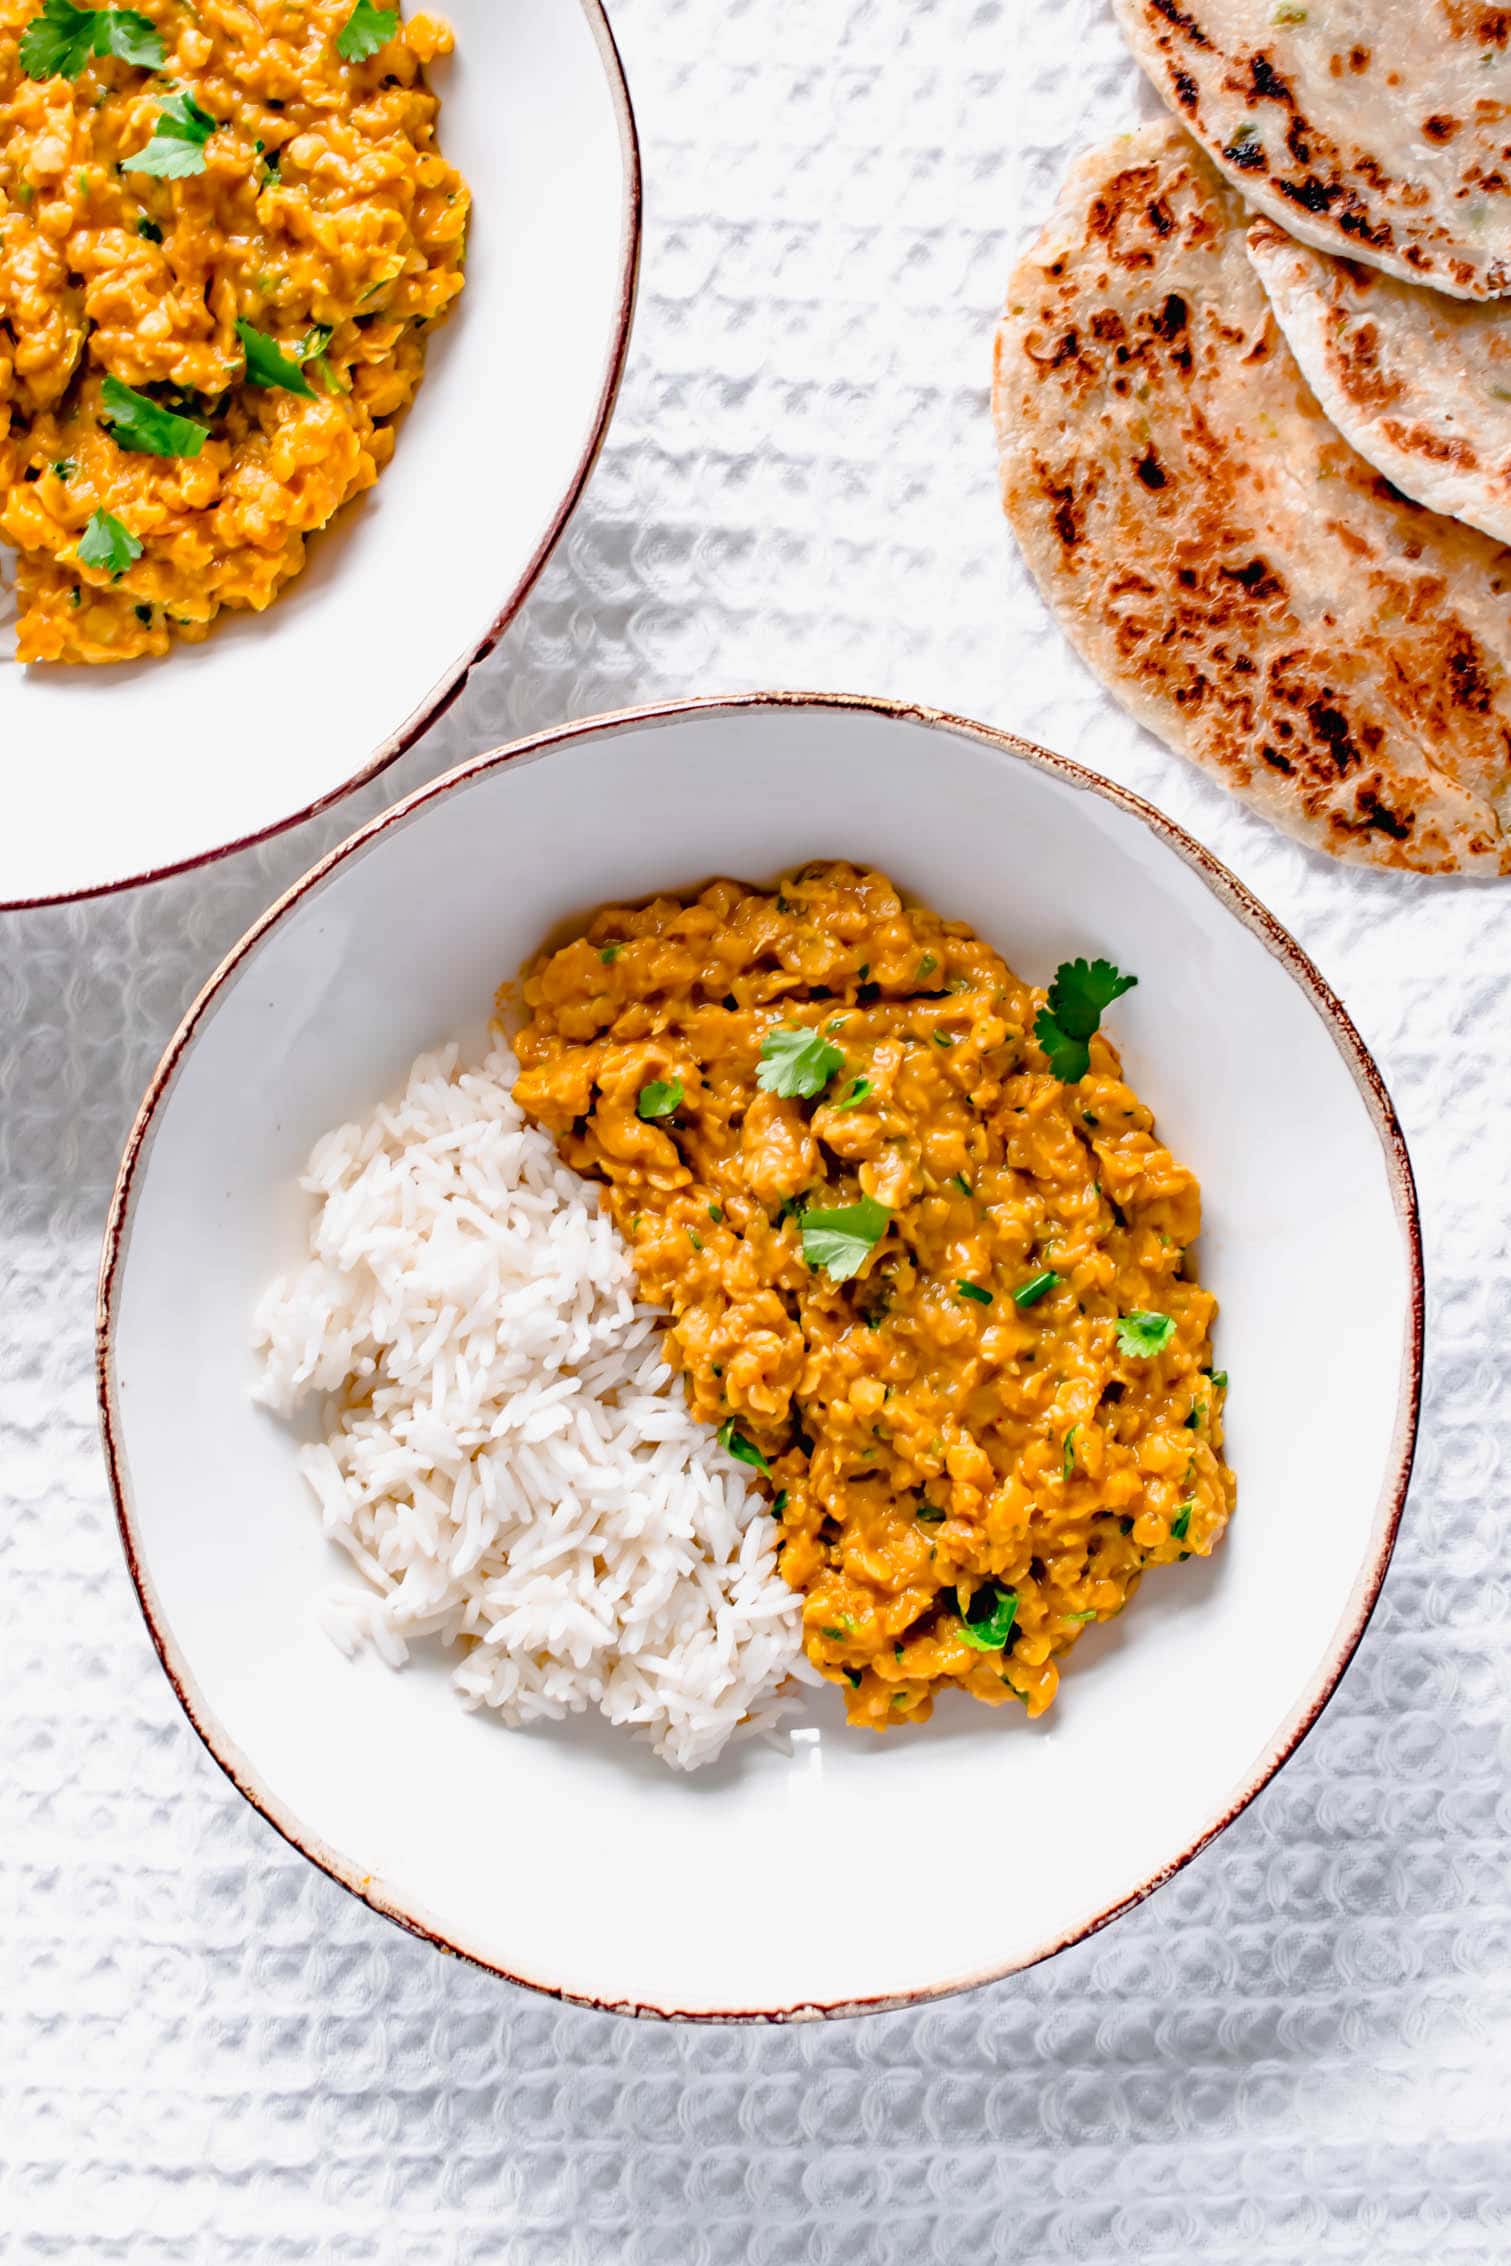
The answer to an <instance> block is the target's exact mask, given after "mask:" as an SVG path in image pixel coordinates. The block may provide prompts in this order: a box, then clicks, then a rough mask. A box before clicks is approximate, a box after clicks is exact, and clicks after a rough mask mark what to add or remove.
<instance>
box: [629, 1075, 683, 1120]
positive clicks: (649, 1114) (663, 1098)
mask: <svg viewBox="0 0 1511 2266" xmlns="http://www.w3.org/2000/svg"><path fill="white" fill-rule="evenodd" d="M682 1095H683V1085H682V1080H681V1079H680V1078H652V1079H651V1081H650V1083H649V1085H645V1086H642V1087H641V1089H640V1093H639V1097H638V1098H637V1100H636V1103H635V1115H636V1116H637V1117H643V1118H645V1119H646V1120H647V1121H648V1120H649V1119H651V1118H653V1117H670V1116H671V1115H672V1113H673V1111H674V1110H678V1109H680V1108H681V1107H682Z"/></svg>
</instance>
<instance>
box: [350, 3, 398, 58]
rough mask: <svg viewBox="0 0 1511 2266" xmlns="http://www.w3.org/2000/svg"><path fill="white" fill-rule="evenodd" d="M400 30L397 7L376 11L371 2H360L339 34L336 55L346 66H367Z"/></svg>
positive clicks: (377, 9)
mask: <svg viewBox="0 0 1511 2266" xmlns="http://www.w3.org/2000/svg"><path fill="white" fill-rule="evenodd" d="M398 28H399V11H398V9H397V8H375V7H374V6H373V4H372V0H357V5H356V6H355V8H353V10H352V12H351V14H350V15H349V16H348V17H347V19H346V22H345V23H344V24H343V25H342V27H341V29H340V31H339V32H337V34H336V53H337V54H338V55H339V56H340V58H341V60H342V62H343V63H365V62H366V61H367V59H368V57H369V56H371V55H376V54H377V52H378V49H379V48H380V47H386V46H387V45H388V43H389V41H390V40H391V39H392V38H393V35H394V33H395V32H396V31H397V30H398Z"/></svg>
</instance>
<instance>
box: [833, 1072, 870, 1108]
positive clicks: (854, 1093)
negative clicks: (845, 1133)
mask: <svg viewBox="0 0 1511 2266" xmlns="http://www.w3.org/2000/svg"><path fill="white" fill-rule="evenodd" d="M870 1091H871V1081H870V1079H869V1078H852V1079H851V1081H850V1091H849V1093H848V1094H846V1096H845V1098H844V1100H843V1101H839V1102H835V1103H834V1105H833V1106H834V1107H835V1108H836V1109H859V1107H860V1105H861V1103H862V1102H863V1101H864V1100H865V1099H866V1097H867V1095H868V1094H869V1093H870Z"/></svg>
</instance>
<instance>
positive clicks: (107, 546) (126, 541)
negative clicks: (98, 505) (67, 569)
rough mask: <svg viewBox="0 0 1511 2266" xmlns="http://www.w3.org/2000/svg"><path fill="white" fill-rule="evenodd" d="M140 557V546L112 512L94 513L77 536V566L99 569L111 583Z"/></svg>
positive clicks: (128, 529)
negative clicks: (100, 568) (107, 576)
mask: <svg viewBox="0 0 1511 2266" xmlns="http://www.w3.org/2000/svg"><path fill="white" fill-rule="evenodd" d="M141 555H142V546H141V544H140V543H139V542H138V541H137V539H136V537H135V536H134V535H133V534H132V532H131V530H130V528H129V527H126V526H123V525H122V523H121V521H120V520H118V519H117V518H116V516H115V514H114V512H109V511H97V512H96V513H95V515H94V517H93V519H91V521H90V522H89V525H88V526H87V527H86V528H85V530H84V532H83V534H82V535H81V536H80V537H79V564H80V566H87V567H102V568H103V569H104V571H105V572H106V573H107V574H108V575H109V576H110V579H111V581H112V582H114V580H115V579H116V577H117V575H122V574H124V573H125V572H126V569H127V567H129V566H130V565H131V563H132V561H133V560H134V559H139V558H140V557H141Z"/></svg>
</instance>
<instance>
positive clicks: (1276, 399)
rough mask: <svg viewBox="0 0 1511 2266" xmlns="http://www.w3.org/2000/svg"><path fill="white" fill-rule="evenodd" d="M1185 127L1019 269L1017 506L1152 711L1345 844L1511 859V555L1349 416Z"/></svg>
mask: <svg viewBox="0 0 1511 2266" xmlns="http://www.w3.org/2000/svg"><path fill="white" fill-rule="evenodd" d="M1247 227H1248V215H1247V214H1246V213H1245V212H1244V210H1243V207H1242V205H1241V203H1240V202H1239V200H1238V198H1237V197H1235V196H1234V195H1233V194H1232V192H1231V191H1230V190H1229V189H1228V188H1227V187H1226V186H1225V184H1224V183H1223V181H1222V180H1221V178H1220V177H1219V176H1218V174H1217V173H1215V172H1214V171H1213V169H1212V167H1211V166H1210V165H1208V163H1207V161H1206V159H1205V158H1204V157H1203V156H1202V155H1201V153H1200V151H1199V150H1198V149H1197V148H1196V146H1195V144H1194V143H1192V142H1191V141H1189V140H1188V139H1187V137H1186V136H1185V135H1184V134H1183V133H1181V132H1180V130H1179V129H1178V128H1177V127H1175V126H1171V125H1154V126H1148V127H1145V128H1143V129H1142V130H1141V131H1140V132H1138V133H1135V134H1125V135H1123V136H1122V137H1121V138H1120V139H1119V140H1118V141H1116V142H1114V143H1111V144H1110V145H1109V146H1108V147H1106V148H1104V149H1101V150H1098V151H1096V152H1094V153H1093V154H1092V155H1091V156H1090V157H1088V158H1085V159H1083V160H1082V162H1081V163H1080V164H1079V165H1078V166H1077V167H1076V168H1075V170H1074V172H1073V173H1072V174H1071V177H1070V179H1069V181H1068V183H1067V184H1066V187H1065V190H1064V193H1063V195H1062V197H1061V201H1060V204H1059V206H1058V208H1057V209H1056V211H1055V213H1054V215H1053V217H1052V219H1051V220H1050V222H1049V225H1048V227H1047V228H1046V229H1045V231H1044V234H1043V235H1042V237H1041V238H1040V240H1039V242H1038V243H1037V245H1036V246H1035V247H1034V249H1033V251H1032V252H1030V253H1029V255H1028V257H1027V258H1026V259H1025V260H1024V261H1023V262H1022V263H1021V265H1020V266H1019V268H1018V270H1017V272H1016V273H1015V275H1014V277H1013V280H1012V284H1011V288H1010V291H1009V295H1008V309H1007V314H1006V316H1005V318H1004V320H1003V322H1002V324H1001V325H1000V327H999V329H998V333H997V349H996V384H995V390H994V407H995V415H996V422H997V433H998V441H999V446H1000V449H1001V461H1002V493H1003V501H1004V504H1005V506H1006V510H1007V515H1008V518H1009V519H1010V521H1011V522H1012V526H1013V529H1014V531H1015V533H1016V535H1017V537H1018V541H1019V543H1020V544H1021V545H1022V547H1023V552H1024V555H1025V557H1026V558H1027V560H1028V563H1029V566H1030V567H1031V568H1032V570H1033V572H1034V575H1035V577H1036V579H1037V581H1038V583H1039V586H1040V588H1041V589H1042V591H1043V592H1044V595H1045V597H1046V599H1047V600H1048V602H1049V604H1050V606H1051V607H1052V608H1053V610H1054V612H1055V613H1056V615H1057V616H1058V617H1059V619H1060V621H1061V623H1062V624H1063V626H1064V628H1065V629H1066V631H1067V632H1068V634H1069V635H1070V637H1071V638H1072V640H1073V641H1074V643H1075V644H1076V646H1077V647H1078V649H1079V650H1080V652H1081V654H1082V655H1083V656H1084V658H1085V659H1086V661H1087V662H1088V663H1089V665H1090V666H1091V667H1092V668H1093V669H1094V670H1095V671H1096V673H1097V675H1098V676H1100V677H1101V678H1102V679H1103V681H1104V682H1105V683H1106V684H1107V685H1108V686H1109V688H1110V689H1111V690H1112V691H1113V692H1114V693H1115V694H1116V695H1117V696H1118V698H1119V699H1120V700H1122V701H1123V702H1124V704H1125V705H1126V706H1127V707H1128V708H1129V709H1131V710H1132V712H1133V714H1134V715H1135V716H1136V717H1138V719H1139V720H1140V722H1142V723H1144V724H1147V725H1148V727H1149V729H1150V730H1151V731H1153V732H1156V733H1158V734H1159V736H1160V737H1161V738H1162V739H1163V740H1165V741H1167V742H1168V743H1169V745H1170V746H1172V747H1174V748H1178V749H1180V750H1181V751H1182V752H1183V753H1184V754H1187V755H1189V756H1191V757H1192V758H1193V759H1194V760H1195V761H1196V762H1197V763H1199V764H1201V765H1202V766H1203V767H1204V768H1205V769H1206V770H1209V771H1211V772H1213V773H1214V774H1215V775H1216V777H1217V778H1219V779H1220V780H1222V782H1223V783H1224V784H1225V785H1226V786H1229V787H1231V788H1233V789H1234V790H1235V791H1236V792H1237V793H1238V794H1240V795H1242V796H1243V797H1244V798H1245V800H1246V801H1248V802H1250V803H1252V804H1253V805H1254V806H1255V808H1256V809H1258V810H1261V811H1263V812H1264V813H1265V814H1266V816H1268V817H1269V818H1271V819H1273V820H1274V821H1275V823H1276V824H1277V825H1280V826H1283V827H1285V828H1286V829H1287V830H1288V831H1289V832H1291V833H1293V834H1295V835H1298V836H1299V837H1300V839H1301V840H1302V841H1305V842H1309V843H1311V844H1312V845H1313V846H1314V847H1316V848H1318V849H1323V850H1327V851H1329V852H1331V853H1332V855H1333V856H1335V857H1342V858H1350V859H1355V860H1358V861H1360V862H1362V863H1364V864H1368V865H1376V866H1399V867H1410V868H1414V869H1415V870H1417V871H1418V872H1422V873H1440V874H1446V873H1479V874H1492V873H1511V840H1508V832H1507V829H1508V828H1511V552H1507V551H1506V550H1503V549H1502V548H1501V547H1500V546H1499V545H1498V544H1495V543H1493V542H1491V541H1490V540H1489V539H1488V538H1487V537H1486V536H1483V535H1480V534H1477V533H1476V532H1475V531H1474V529H1472V528H1468V527H1462V526H1460V525H1459V523H1458V522H1457V521H1456V520H1451V519H1441V518H1439V517H1438V516H1437V515H1436V514H1435V513H1433V512H1428V511H1424V510H1422V508H1421V507H1420V506H1419V505H1417V504H1413V503H1410V502H1408V501H1407V500H1406V499H1405V498H1403V497H1401V496H1399V495H1397V493H1396V492H1395V490H1394V489H1393V488H1392V487H1391V486H1390V485H1389V483H1388V482H1387V481H1385V480H1383V479H1382V478H1381V477H1380V475H1379V474H1378V473H1377V472H1375V471H1374V470H1373V469H1372V468H1371V467H1370V466H1369V465H1367V464H1365V463H1364V461H1363V460H1362V458H1360V457H1359V456H1357V455H1356V454H1355V453H1354V451H1353V450H1352V449H1351V448H1350V447H1349V446H1348V444H1347V442H1346V441H1344V440H1343V439H1342V438H1341V437H1340V436H1339V435H1338V434H1337V433H1336V432H1335V431H1334V429H1333V427H1332V426H1331V425H1330V424H1329V423H1328V421H1327V419H1326V417H1324V415H1323V413H1322V411H1321V410H1320V409H1319V407H1318V406H1317V403H1316V401H1315V400H1314V398H1313V396H1312V395H1311V393H1310V392H1309V391H1308V390H1307V387H1306V385H1305V383H1304V381H1303V379H1302V376H1301V373H1300V371H1299V370H1298V368H1297V366H1296V362H1295V358H1294V356H1293V355H1292V353H1291V351H1290V349H1289V347H1288V346H1287V345H1286V343H1285V340H1284V338H1283V337H1282V335H1281V333H1280V330H1279V327H1278V326H1277V324H1276V322H1275V319H1274V317H1273V315H1272V314H1271V312H1270V309H1269V303H1268V301H1267V300H1266V299H1265V296H1264V293H1263V292H1262V291H1261V289H1260V288H1259V281H1258V278H1257V276H1256V275H1255V273H1254V270H1253V268H1252V267H1251V266H1250V264H1249V260H1248V257H1247V254H1246V251H1245V248H1244V237H1245V232H1246V230H1247Z"/></svg>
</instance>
